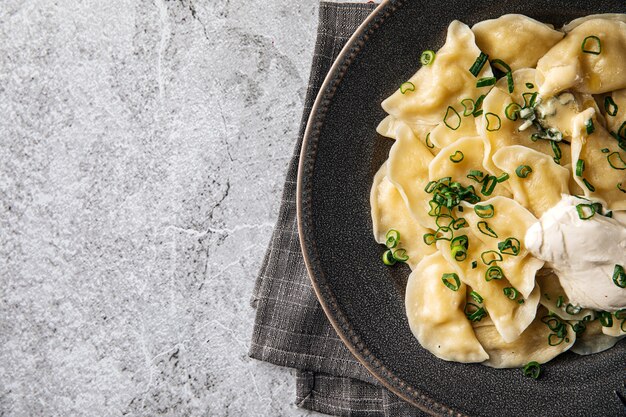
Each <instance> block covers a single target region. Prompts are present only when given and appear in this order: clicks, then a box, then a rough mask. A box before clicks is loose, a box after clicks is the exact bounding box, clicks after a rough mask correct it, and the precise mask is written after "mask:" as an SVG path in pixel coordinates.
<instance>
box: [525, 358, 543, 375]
mask: <svg viewBox="0 0 626 417" xmlns="http://www.w3.org/2000/svg"><path fill="white" fill-rule="evenodd" d="M522 373H523V374H524V376H526V377H528V378H532V379H537V378H539V375H541V365H539V362H536V361H532V362H528V363H527V364H526V365H524V367H523V368H522Z"/></svg>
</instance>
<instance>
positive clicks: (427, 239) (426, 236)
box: [424, 233, 437, 245]
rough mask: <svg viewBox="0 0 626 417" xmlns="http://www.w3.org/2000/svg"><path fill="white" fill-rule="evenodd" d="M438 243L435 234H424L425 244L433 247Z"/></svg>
mask: <svg viewBox="0 0 626 417" xmlns="http://www.w3.org/2000/svg"><path fill="white" fill-rule="evenodd" d="M436 241H437V239H436V238H435V235H434V234H432V233H425V234H424V243H425V244H427V245H432V244H433V243H435V242H436Z"/></svg>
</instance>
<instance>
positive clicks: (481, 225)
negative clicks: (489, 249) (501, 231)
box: [478, 220, 498, 238]
mask: <svg viewBox="0 0 626 417" xmlns="http://www.w3.org/2000/svg"><path fill="white" fill-rule="evenodd" d="M478 230H480V232H481V233H482V234H484V235H487V236H491V237H494V238H497V237H498V235H497V234H496V232H494V231H493V229H492V228H491V227H489V223H487V222H486V221H484V220H482V221H480V222H478Z"/></svg>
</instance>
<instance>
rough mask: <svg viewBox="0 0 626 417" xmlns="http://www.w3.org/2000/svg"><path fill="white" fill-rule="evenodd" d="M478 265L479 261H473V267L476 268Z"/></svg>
mask: <svg viewBox="0 0 626 417" xmlns="http://www.w3.org/2000/svg"><path fill="white" fill-rule="evenodd" d="M477 266H478V262H476V261H472V269H476V267H477Z"/></svg>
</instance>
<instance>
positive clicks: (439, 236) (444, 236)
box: [435, 226, 453, 240]
mask: <svg viewBox="0 0 626 417" xmlns="http://www.w3.org/2000/svg"><path fill="white" fill-rule="evenodd" d="M452 236H453V233H452V229H450V228H449V227H445V226H444V227H440V228H439V229H437V231H436V232H435V239H436V240H452Z"/></svg>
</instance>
